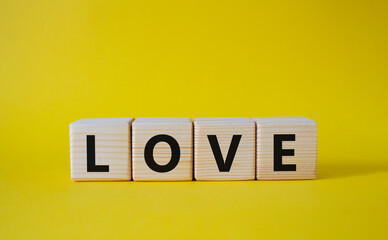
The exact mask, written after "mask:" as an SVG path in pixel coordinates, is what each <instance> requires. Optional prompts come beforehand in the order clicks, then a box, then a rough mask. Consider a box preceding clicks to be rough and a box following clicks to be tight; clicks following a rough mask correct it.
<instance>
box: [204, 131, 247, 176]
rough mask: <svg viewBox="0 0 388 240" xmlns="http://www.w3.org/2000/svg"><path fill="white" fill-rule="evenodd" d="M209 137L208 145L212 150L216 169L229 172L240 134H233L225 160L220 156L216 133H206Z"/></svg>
mask: <svg viewBox="0 0 388 240" xmlns="http://www.w3.org/2000/svg"><path fill="white" fill-rule="evenodd" d="M207 138H208V139H209V143H210V146H211V148H212V151H213V155H214V158H215V159H216V163H217V166H218V170H220V172H229V171H230V168H231V167H232V163H233V159H234V156H235V155H236V152H237V147H238V145H239V143H240V140H241V135H233V138H232V142H231V144H230V147H229V151H228V155H227V156H226V160H225V161H224V158H223V157H222V153H221V149H220V145H219V144H218V140H217V136H216V135H207Z"/></svg>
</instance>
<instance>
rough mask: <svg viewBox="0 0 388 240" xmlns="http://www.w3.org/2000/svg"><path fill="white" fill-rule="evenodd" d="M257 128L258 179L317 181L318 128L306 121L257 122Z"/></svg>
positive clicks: (276, 119) (267, 119)
mask: <svg viewBox="0 0 388 240" xmlns="http://www.w3.org/2000/svg"><path fill="white" fill-rule="evenodd" d="M253 120H254V121H255V122H256V126H257V140H256V142H257V147H256V151H257V152H256V153H257V155H256V156H257V159H256V162H257V179H258V180H287V179H315V178H316V175H317V124H316V123H315V122H314V121H313V120H311V119H308V118H305V117H261V118H253Z"/></svg>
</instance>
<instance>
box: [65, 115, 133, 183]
mask: <svg viewBox="0 0 388 240" xmlns="http://www.w3.org/2000/svg"><path fill="white" fill-rule="evenodd" d="M132 121H133V118H89V119H82V120H79V121H76V122H73V123H71V124H70V162H71V179H72V180H73V181H121V180H131V137H130V135H131V132H130V129H131V123H132ZM87 135H95V152H96V154H95V158H96V165H109V172H87V148H86V146H87V145H86V136H87Z"/></svg>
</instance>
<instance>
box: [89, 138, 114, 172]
mask: <svg viewBox="0 0 388 240" xmlns="http://www.w3.org/2000/svg"><path fill="white" fill-rule="evenodd" d="M86 150H87V152H86V158H87V171H88V172H109V166H108V165H96V136H94V135H87V136H86Z"/></svg>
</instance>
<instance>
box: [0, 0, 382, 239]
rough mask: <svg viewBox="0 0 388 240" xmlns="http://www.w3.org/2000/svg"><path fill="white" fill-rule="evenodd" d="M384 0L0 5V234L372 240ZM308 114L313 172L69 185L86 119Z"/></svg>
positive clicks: (376, 215)
mask: <svg viewBox="0 0 388 240" xmlns="http://www.w3.org/2000/svg"><path fill="white" fill-rule="evenodd" d="M387 36H388V4H387V1H371V0H368V1H366V0H365V1H338V0H332V1H241V0H239V1H208V0H206V1H132V2H129V1H107V0H100V1H96V0H90V1H88V0H81V1H79V0H63V1H53V0H47V1H39V0H38V1H17V0H9V1H5V0H1V1H0V160H1V164H0V239H38V238H39V239H118V238H122V239H140V238H147V237H148V238H153V239H159V238H165V239H190V238H192V239H203V238H224V239H247V238H251V239H270V238H273V239H384V238H386V237H387V234H388V230H387V220H388V210H387V208H388V207H387V203H388V191H387V187H388V184H387V183H388V180H387V178H388V162H387V161H388V147H387V141H388V140H387V136H388V127H387V103H388V97H387V95H388V94H387V88H388V83H387V79H388V68H387V66H388V61H387V56H388V44H387V43H388V39H387ZM140 116H143V117H152V116H154V117H191V118H193V117H205V116H209V117H212V116H243V117H260V116H306V117H310V118H312V119H314V120H316V121H317V123H318V179H317V180H313V181H272V182H268V181H267V182H263V181H261V182H259V181H247V182H183V183H133V182H120V183H74V182H71V180H70V167H69V162H70V161H69V136H68V132H69V127H68V125H69V123H70V122H73V121H75V120H78V119H81V118H88V117H140Z"/></svg>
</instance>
